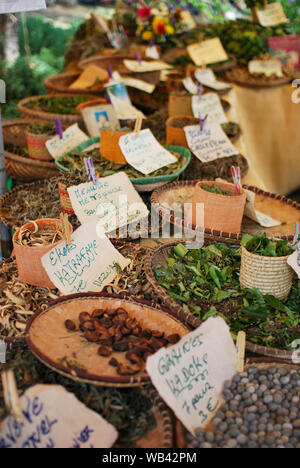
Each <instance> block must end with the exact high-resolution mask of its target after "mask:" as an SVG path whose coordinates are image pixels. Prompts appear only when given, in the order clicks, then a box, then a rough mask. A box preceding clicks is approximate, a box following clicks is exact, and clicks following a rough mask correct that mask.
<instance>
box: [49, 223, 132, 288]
mask: <svg viewBox="0 0 300 468" xmlns="http://www.w3.org/2000/svg"><path fill="white" fill-rule="evenodd" d="M98 223H99V221H98V219H96V218H95V219H92V220H91V221H89V222H88V223H86V224H84V225H83V226H81V227H79V228H78V229H77V230H76V231H75V232H74V233H73V234H72V236H71V241H72V244H71V245H70V246H67V244H66V242H65V241H63V242H61V243H60V244H58V245H57V246H56V247H55V248H54V249H52V250H51V251H50V252H48V253H47V254H46V255H44V257H43V258H42V264H43V267H44V268H45V270H46V272H47V274H48V276H49V278H50V279H51V281H52V282H53V284H54V285H55V286H56V287H57V288H58V289H59V290H60V292H61V293H62V294H73V293H76V292H101V291H102V289H103V288H104V286H106V285H107V284H109V283H110V282H111V281H112V280H113V279H114V278H115V277H116V276H117V274H118V273H119V271H120V269H121V270H123V269H124V268H125V267H126V266H127V265H129V263H130V260H128V259H126V258H124V257H123V255H121V254H120V253H119V252H118V251H117V249H115V247H114V246H113V245H112V243H111V242H110V241H109V239H108V238H107V237H106V236H105V235H104V234H103V235H101V234H102V233H101V232H100V231H102V232H103V228H102V229H100V228H99V225H98ZM97 225H98V229H97Z"/></svg>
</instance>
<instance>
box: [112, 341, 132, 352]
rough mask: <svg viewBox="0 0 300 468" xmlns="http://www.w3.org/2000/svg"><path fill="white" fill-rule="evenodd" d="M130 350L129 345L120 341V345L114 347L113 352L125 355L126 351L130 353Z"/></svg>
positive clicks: (116, 344)
mask: <svg viewBox="0 0 300 468" xmlns="http://www.w3.org/2000/svg"><path fill="white" fill-rule="evenodd" d="M128 349H129V345H128V343H127V342H126V341H120V342H119V343H115V344H114V345H113V350H114V351H117V352H119V353H124V352H125V351H128Z"/></svg>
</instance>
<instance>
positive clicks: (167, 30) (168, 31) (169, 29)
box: [166, 26, 174, 34]
mask: <svg viewBox="0 0 300 468" xmlns="http://www.w3.org/2000/svg"><path fill="white" fill-rule="evenodd" d="M166 32H167V34H174V28H173V26H166Z"/></svg>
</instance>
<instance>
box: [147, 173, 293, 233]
mask: <svg viewBox="0 0 300 468" xmlns="http://www.w3.org/2000/svg"><path fill="white" fill-rule="evenodd" d="M197 182H199V180H184V181H175V182H171V183H170V184H167V185H164V186H163V187H159V188H157V189H156V190H154V192H153V193H152V195H151V204H153V205H154V209H155V210H157V211H158V213H159V214H160V215H161V216H162V218H163V219H168V220H169V221H170V222H171V223H172V224H174V225H175V226H179V227H182V226H183V224H179V220H178V219H177V218H174V216H173V215H172V216H170V213H169V212H168V211H166V210H165V208H164V206H163V205H161V204H160V202H159V196H160V194H161V192H164V191H169V190H171V189H176V188H180V187H192V186H195V185H196V184H197ZM243 188H244V189H246V190H250V191H252V192H254V193H255V194H257V195H262V196H265V197H268V198H272V199H275V200H278V201H280V202H281V203H283V204H286V205H289V206H292V207H293V208H296V209H297V210H298V211H299V212H300V204H299V203H297V202H295V201H293V200H292V199H290V198H287V197H285V196H284V195H278V194H276V193H271V192H267V191H265V190H262V189H260V188H258V187H254V186H252V185H243ZM180 221H181V222H182V223H184V221H182V220H180ZM184 227H186V228H187V229H190V230H191V231H193V232H195V229H194V227H193V226H192V224H187V225H185V226H184ZM201 232H202V231H201ZM204 234H205V236H207V237H208V236H212V237H214V238H215V239H219V240H222V239H223V240H224V239H228V240H237V241H241V239H242V237H243V234H242V233H240V234H233V233H229V232H223V231H215V230H213V229H208V228H205V230H204ZM277 237H278V236H277ZM278 238H279V239H281V240H289V241H291V240H293V238H294V235H292V234H291V235H289V236H279V237H278Z"/></svg>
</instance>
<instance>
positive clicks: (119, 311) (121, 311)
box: [115, 307, 128, 317]
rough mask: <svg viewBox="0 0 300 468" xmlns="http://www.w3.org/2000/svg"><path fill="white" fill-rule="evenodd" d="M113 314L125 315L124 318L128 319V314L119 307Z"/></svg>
mask: <svg viewBox="0 0 300 468" xmlns="http://www.w3.org/2000/svg"><path fill="white" fill-rule="evenodd" d="M115 312H116V314H118V315H120V314H122V315H126V317H128V313H127V312H126V310H125V309H122V307H119V308H118V309H116V311H115Z"/></svg>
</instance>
